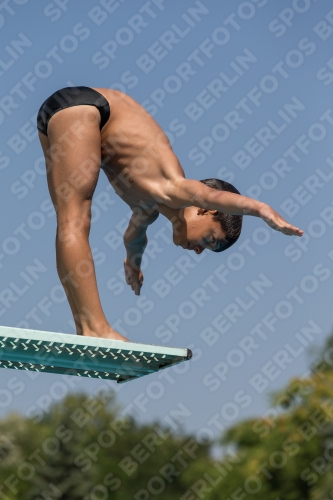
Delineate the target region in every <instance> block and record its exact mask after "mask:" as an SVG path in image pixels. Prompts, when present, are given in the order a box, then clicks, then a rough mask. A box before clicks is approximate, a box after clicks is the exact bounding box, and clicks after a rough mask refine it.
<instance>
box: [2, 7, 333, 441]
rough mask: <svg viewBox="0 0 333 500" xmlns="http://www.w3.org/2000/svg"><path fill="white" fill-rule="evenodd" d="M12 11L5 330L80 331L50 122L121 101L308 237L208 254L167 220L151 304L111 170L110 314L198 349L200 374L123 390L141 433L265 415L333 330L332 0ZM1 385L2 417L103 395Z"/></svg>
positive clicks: (151, 281) (138, 331)
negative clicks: (50, 107)
mask: <svg viewBox="0 0 333 500" xmlns="http://www.w3.org/2000/svg"><path fill="white" fill-rule="evenodd" d="M1 15H2V17H0V26H1V28H0V29H1V32H2V33H1V35H2V40H3V41H4V42H3V43H2V48H1V53H0V71H1V72H2V74H0V78H1V80H2V82H1V83H2V85H1V89H2V90H1V96H0V111H1V114H0V127H1V137H2V140H1V146H0V176H1V181H2V186H3V196H2V197H1V201H0V203H1V213H2V218H1V220H2V223H1V228H2V231H1V243H0V246H1V247H2V248H1V249H0V266H2V267H1V268H0V272H1V290H0V297H1V298H0V304H1V313H0V314H1V316H2V317H1V324H3V325H10V326H20V327H27V328H32V329H38V330H45V331H61V332H64V333H70V334H73V333H74V330H73V326H72V323H71V315H70V309H69V307H68V305H67V303H66V301H64V298H63V294H62V292H61V289H60V286H59V280H58V277H57V273H56V269H55V252H54V236H55V217H54V213H53V210H52V207H51V205H50V202H49V195H48V191H47V186H46V178H45V173H44V164H43V157H42V151H41V148H40V145H39V142H38V139H37V134H36V131H35V115H36V114H37V111H38V109H39V107H40V105H41V104H42V102H43V101H44V100H45V99H46V98H47V97H48V96H49V95H50V94H51V93H53V92H54V91H56V90H58V89H59V88H62V87H64V86H68V85H87V86H92V87H108V88H117V89H120V90H122V91H124V92H126V93H128V94H129V95H131V96H132V97H133V98H135V99H136V100H137V101H138V102H140V103H142V104H143V105H144V106H145V107H146V108H147V110H148V111H149V112H151V113H152V114H153V116H154V118H155V119H156V120H157V122H158V123H159V124H160V125H161V126H162V127H163V129H164V130H165V131H166V132H167V133H168V135H169V138H170V140H171V142H172V143H173V149H174V151H175V153H176V155H177V156H178V158H179V160H180V162H181V164H182V166H183V168H184V170H185V173H186V176H187V177H189V178H195V179H202V178H209V177H217V178H222V179H225V180H227V181H229V182H232V183H233V184H234V185H235V186H236V187H237V188H238V189H239V191H240V192H241V193H243V194H248V195H253V196H254V195H255V196H258V197H259V199H261V200H262V201H264V202H266V203H268V204H270V205H271V206H273V208H275V209H276V210H277V211H280V213H281V215H283V216H284V217H285V218H287V219H289V221H290V222H292V223H293V224H295V225H297V226H299V227H301V228H302V229H304V231H305V235H304V237H303V238H302V239H296V238H288V237H286V236H283V235H282V234H278V233H274V232H273V231H271V230H270V229H269V228H268V226H266V225H265V223H264V222H263V221H262V220H260V219H256V218H251V217H245V220H244V229H243V232H242V235H241V238H240V239H239V241H238V242H237V244H236V245H235V246H234V247H232V249H230V250H229V251H227V252H225V253H222V254H213V253H211V252H204V253H203V254H202V255H201V256H200V258H197V257H196V256H195V255H194V254H193V255H190V253H189V252H187V253H186V252H184V251H183V250H182V249H180V248H177V247H175V246H174V245H173V244H172V242H171V240H170V235H171V232H170V225H169V223H168V222H167V220H166V219H164V218H163V217H162V216H160V217H159V219H158V220H157V221H156V223H154V225H153V226H151V227H150V228H149V231H148V237H149V240H150V246H149V247H148V249H147V257H146V258H145V260H144V276H145V282H144V287H143V289H142V292H141V297H140V298H138V297H136V296H134V294H133V292H132V291H131V289H130V288H129V287H127V286H125V285H124V281H123V277H122V274H121V271H122V262H123V259H124V248H123V245H122V243H121V236H122V233H123V230H124V228H125V227H126V221H127V219H128V217H129V208H128V207H127V206H126V205H125V204H124V203H123V202H122V201H121V200H120V199H119V198H117V196H116V195H115V194H114V193H113V191H112V189H110V186H108V183H107V180H106V178H105V176H104V174H103V173H101V176H100V180H99V184H98V187H97V190H96V194H95V201H94V208H93V219H94V222H93V225H92V233H91V240H90V241H91V246H92V248H93V249H94V253H95V257H96V272H97V276H98V284H99V290H100V295H101V299H102V302H103V307H104V309H105V311H106V314H107V317H108V318H109V320H110V322H111V324H112V325H118V327H119V328H121V329H122V330H123V331H124V332H125V333H126V334H127V336H128V337H129V338H130V339H131V340H133V341H137V342H142V343H148V344H164V345H169V346H181V347H185V346H189V347H191V348H192V349H193V351H194V358H193V360H192V361H191V362H189V363H186V364H184V365H180V366H179V367H178V368H174V369H170V370H167V371H165V372H161V373H160V374H156V375H152V376H149V377H145V378H143V379H142V380H138V381H135V382H132V383H130V384H125V385H123V386H121V387H115V386H114V385H112V384H111V385H110V386H109V390H117V391H118V398H119V401H120V402H121V403H122V404H123V406H124V407H126V408H127V411H130V412H134V413H135V415H136V416H137V417H138V418H139V419H140V420H141V421H153V420H155V419H156V418H159V419H161V420H164V421H165V422H167V421H168V415H170V412H172V410H173V409H175V408H183V410H184V415H185V416H184V427H185V428H186V429H187V430H189V431H193V432H196V433H197V435H198V436H199V437H200V436H203V435H209V436H210V435H213V434H214V435H216V434H217V433H218V432H219V431H221V430H222V429H223V428H224V427H226V426H228V425H230V424H232V423H233V422H235V421H236V420H239V419H243V418H246V417H248V416H250V415H258V414H261V413H263V412H265V411H267V410H268V409H269V401H268V396H269V394H270V392H271V391H273V390H276V389H278V388H279V387H281V386H283V384H284V383H286V382H287V380H288V379H289V378H290V377H292V376H296V375H300V374H303V373H305V372H306V370H307V368H308V366H309V360H310V355H309V352H310V351H311V349H313V347H314V346H320V345H322V344H323V342H324V340H325V338H326V337H327V336H328V335H329V333H330V332H331V328H332V315H331V312H330V311H331V303H332V287H331V282H332V281H331V280H332V271H333V253H332V249H333V246H332V236H331V233H332V226H333V220H332V210H331V208H332V196H331V192H332V189H331V185H332V183H333V174H332V170H333V150H332V137H333V107H332V106H333V105H332V102H331V95H332V88H333V87H332V85H333V60H332V50H331V46H332V40H333V13H332V6H331V4H330V2H329V0H321V1H314V0H303V1H301V0H298V1H296V0H294V1H289V0H288V1H287V0H282V1H280V2H278V3H277V2H273V1H266V0H259V1H254V0H252V1H248V2H241V1H238V0H237V1H230V0H227V1H224V2H223V3H221V2H217V1H211V0H202V1H200V2H199V1H193V0H191V1H190V0H184V1H183V2H165V1H164V2H162V1H160V0H159V1H157V0H156V1H151V2H142V3H141V2H136V3H135V4H134V3H130V2H128V1H126V0H124V1H123V2H121V1H117V2H115V1H111V0H108V1H104V2H103V1H100V2H96V1H95V2H93V1H89V0H87V1H85V2H84V6H83V4H80V6H78V4H76V3H74V2H71V1H68V2H67V3H66V2H64V1H62V2H60V1H57V2H55V1H54V2H50V3H47V2H44V3H43V4H39V3H37V4H36V3H33V2H29V1H28V2H26V3H23V4H22V5H20V4H16V3H15V2H14V1H12V2H9V3H8V4H7V8H3V9H2V11H1ZM325 16H326V17H325ZM103 200H104V202H103ZM105 200H108V201H107V202H105ZM29 266H30V267H29ZM31 266H35V269H36V271H35V273H33V271H32V269H31ZM46 305H47V306H46ZM251 339H252V340H251ZM1 375H2V376H1V382H0V415H6V414H8V413H9V412H11V411H14V410H15V411H19V412H21V413H22V414H26V415H28V414H31V412H33V411H34V410H35V409H36V408H39V409H40V408H41V407H42V406H43V401H44V402H45V401H57V400H59V399H61V397H63V396H64V395H65V394H66V393H67V392H68V391H72V392H73V391H74V392H75V391H78V390H81V391H83V390H84V391H86V393H87V394H93V393H94V392H96V391H97V390H98V388H99V387H100V386H101V385H102V384H101V382H100V381H97V380H87V379H84V380H81V379H73V378H72V379H71V380H70V381H69V380H66V381H64V380H63V379H62V378H61V377H60V376H56V375H48V374H43V375H37V376H36V374H28V373H25V372H14V371H11V370H1ZM18 381H20V382H21V383H22V384H23V385H22V387H23V386H24V390H18V389H15V387H16V383H17V382H18ZM20 387H21V386H20ZM179 405H180V406H179ZM46 406H47V405H46ZM205 433H206V434H205Z"/></svg>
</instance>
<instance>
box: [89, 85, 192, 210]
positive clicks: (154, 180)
mask: <svg viewBox="0 0 333 500" xmlns="http://www.w3.org/2000/svg"><path fill="white" fill-rule="evenodd" d="M95 90H97V91H98V92H100V93H101V94H102V95H103V96H104V97H105V98H106V99H107V101H108V102H109V104H110V109H111V114H110V118H109V121H108V122H107V124H106V125H105V126H104V127H103V129H102V131H101V142H102V168H103V169H104V171H105V173H106V175H107V177H108V179H109V181H110V182H111V184H112V186H113V187H114V189H115V191H116V193H117V194H118V195H119V196H120V197H121V198H122V199H123V200H124V201H125V202H126V203H127V204H128V205H129V206H130V207H131V208H132V209H134V208H135V207H139V206H145V207H146V208H147V209H149V208H151V209H154V207H156V203H162V204H168V194H167V193H168V191H169V190H170V184H172V183H174V182H175V180H176V179H177V178H178V179H179V177H184V172H183V169H182V167H181V165H180V163H179V161H178V159H177V157H176V155H175V154H174V152H173V151H172V147H171V144H170V142H169V140H168V138H167V136H166V135H165V133H164V132H163V130H162V129H161V127H160V126H159V125H158V124H157V123H156V121H155V120H154V119H153V118H152V117H151V116H150V115H149V114H148V113H147V111H146V110H145V109H144V108H143V107H142V106H141V105H140V104H138V103H137V102H136V101H135V100H134V99H132V98H131V97H129V96H127V95H126V94H123V93H121V92H118V91H115V90H109V89H100V88H96V89H95Z"/></svg>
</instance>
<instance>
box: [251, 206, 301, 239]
mask: <svg viewBox="0 0 333 500" xmlns="http://www.w3.org/2000/svg"><path fill="white" fill-rule="evenodd" d="M259 217H261V218H262V220H264V221H265V222H266V224H268V225H269V226H270V227H271V228H273V229H275V231H281V233H283V234H287V235H288V236H303V233H304V231H302V229H299V228H298V227H295V226H293V225H292V224H289V223H288V222H287V221H286V220H284V218H283V217H281V215H279V214H278V213H277V212H275V210H273V209H272V208H271V207H270V206H269V205H266V204H264V203H263V204H262V206H261V207H260V210H259Z"/></svg>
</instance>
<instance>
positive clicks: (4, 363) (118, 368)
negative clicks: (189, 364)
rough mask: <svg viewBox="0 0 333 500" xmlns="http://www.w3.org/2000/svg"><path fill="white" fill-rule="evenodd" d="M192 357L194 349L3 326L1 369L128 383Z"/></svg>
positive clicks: (0, 347) (0, 346) (0, 342)
mask: <svg viewBox="0 0 333 500" xmlns="http://www.w3.org/2000/svg"><path fill="white" fill-rule="evenodd" d="M191 357H192V353H191V351H190V349H180V348H175V347H164V346H154V345H149V344H137V343H133V342H121V341H119V340H107V339H101V338H94V337H81V336H78V335H70V334H64V333H53V332H42V331H38V330H23V329H21V328H12V327H6V326H0V368H12V369H16V370H32V371H38V372H48V373H60V374H67V375H76V376H79V377H91V378H103V379H109V380H116V381H117V382H126V381H128V380H133V379H135V378H138V377H142V376H144V375H148V374H149V373H153V372H156V371H158V370H161V369H162V368H167V367H168V366H171V365H174V364H177V363H180V362H182V361H185V360H188V359H191Z"/></svg>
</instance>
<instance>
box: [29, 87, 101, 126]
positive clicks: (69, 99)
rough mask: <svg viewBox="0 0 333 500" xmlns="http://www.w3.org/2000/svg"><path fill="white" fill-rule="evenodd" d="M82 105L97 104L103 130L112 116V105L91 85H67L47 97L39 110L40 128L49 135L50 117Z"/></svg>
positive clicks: (38, 121)
mask: <svg viewBox="0 0 333 500" xmlns="http://www.w3.org/2000/svg"><path fill="white" fill-rule="evenodd" d="M80 105H90V106H96V108H97V109H98V111H99V112H100V115H101V123H100V130H102V128H103V127H104V125H105V124H106V122H107V121H108V119H109V117H110V106H109V103H108V101H107V100H106V99H105V97H103V96H102V94H100V93H99V92H97V91H96V90H93V89H91V88H89V87H66V88H64V89H61V90H58V91H57V92H55V93H54V94H52V95H51V96H50V97H49V98H48V99H46V101H45V102H44V103H43V104H42V105H41V107H40V110H39V111H38V115H37V128H38V130H39V131H40V132H42V133H43V134H44V135H47V126H48V123H49V121H50V118H51V117H52V116H53V115H54V114H55V113H57V111H61V110H62V109H65V108H70V107H72V106H80Z"/></svg>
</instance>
